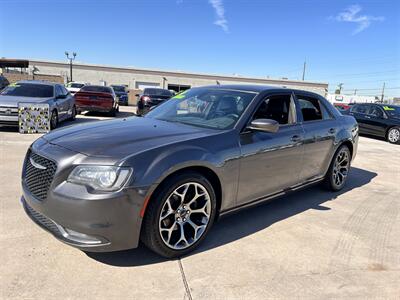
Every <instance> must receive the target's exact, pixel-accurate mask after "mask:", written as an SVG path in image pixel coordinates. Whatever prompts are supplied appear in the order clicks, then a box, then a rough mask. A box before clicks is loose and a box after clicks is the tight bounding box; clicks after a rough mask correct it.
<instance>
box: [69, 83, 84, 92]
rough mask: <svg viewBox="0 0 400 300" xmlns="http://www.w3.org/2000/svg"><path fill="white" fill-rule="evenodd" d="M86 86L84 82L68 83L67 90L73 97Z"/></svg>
mask: <svg viewBox="0 0 400 300" xmlns="http://www.w3.org/2000/svg"><path fill="white" fill-rule="evenodd" d="M84 86H85V84H84V83H82V82H69V83H67V85H66V88H67V90H68V91H69V92H70V93H71V94H72V95H75V93H76V92H79V90H80V89H81V88H82V87H84Z"/></svg>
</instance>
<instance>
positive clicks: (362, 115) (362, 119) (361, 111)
mask: <svg viewBox="0 0 400 300" xmlns="http://www.w3.org/2000/svg"><path fill="white" fill-rule="evenodd" d="M369 109H370V105H368V104H355V105H353V106H352V107H351V109H350V113H349V115H351V116H353V117H354V118H355V119H356V120H357V123H358V127H359V131H360V133H367V134H368V133H370V131H369V129H368V126H367V124H366V122H367V120H368V118H367V114H368V111H369Z"/></svg>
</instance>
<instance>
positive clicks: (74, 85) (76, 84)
mask: <svg viewBox="0 0 400 300" xmlns="http://www.w3.org/2000/svg"><path fill="white" fill-rule="evenodd" d="M83 86H84V84H83V83H69V84H68V85H67V87H70V88H78V89H80V88H81V87H83Z"/></svg>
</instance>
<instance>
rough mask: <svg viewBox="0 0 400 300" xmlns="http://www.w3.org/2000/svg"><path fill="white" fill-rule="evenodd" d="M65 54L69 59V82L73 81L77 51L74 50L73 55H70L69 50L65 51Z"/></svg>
mask: <svg viewBox="0 0 400 300" xmlns="http://www.w3.org/2000/svg"><path fill="white" fill-rule="evenodd" d="M65 56H66V57H67V59H68V60H69V82H71V81H72V61H73V60H75V57H76V52H72V56H71V57H70V56H69V53H68V52H67V51H65ZM67 81H68V80H67Z"/></svg>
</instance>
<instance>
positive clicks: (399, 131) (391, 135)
mask: <svg viewBox="0 0 400 300" xmlns="http://www.w3.org/2000/svg"><path fill="white" fill-rule="evenodd" d="M386 138H387V141H388V142H389V143H391V144H397V145H399V144H400V127H392V128H390V129H389V130H388V132H387V135H386Z"/></svg>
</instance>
